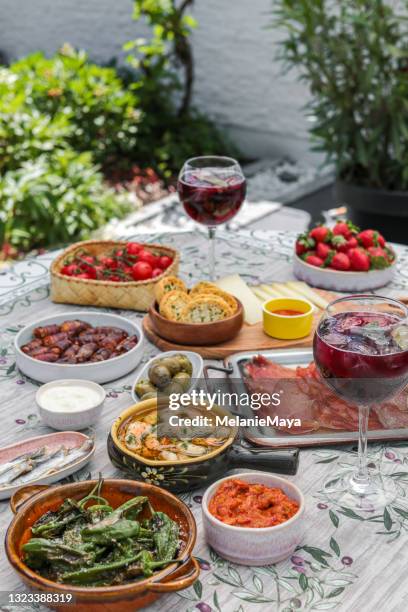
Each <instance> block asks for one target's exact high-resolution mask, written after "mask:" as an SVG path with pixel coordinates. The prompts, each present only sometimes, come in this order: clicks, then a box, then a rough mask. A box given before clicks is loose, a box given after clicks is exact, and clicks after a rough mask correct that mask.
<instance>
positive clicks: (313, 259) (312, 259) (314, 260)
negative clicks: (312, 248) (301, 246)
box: [304, 253, 324, 268]
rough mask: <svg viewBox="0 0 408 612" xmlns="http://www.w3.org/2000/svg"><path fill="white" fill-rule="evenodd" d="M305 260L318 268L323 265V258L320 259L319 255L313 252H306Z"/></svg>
mask: <svg viewBox="0 0 408 612" xmlns="http://www.w3.org/2000/svg"><path fill="white" fill-rule="evenodd" d="M304 259H305V262H306V263H308V264H310V265H311V266H316V267H318V268H322V267H323V263H324V261H323V259H321V258H320V257H317V255H315V254H314V253H307V255H306V256H305V258H304Z"/></svg>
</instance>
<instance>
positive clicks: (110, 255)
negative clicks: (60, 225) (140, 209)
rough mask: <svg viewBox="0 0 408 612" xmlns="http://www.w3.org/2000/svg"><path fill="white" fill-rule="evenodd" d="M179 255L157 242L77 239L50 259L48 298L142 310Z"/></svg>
mask: <svg viewBox="0 0 408 612" xmlns="http://www.w3.org/2000/svg"><path fill="white" fill-rule="evenodd" d="M179 260H180V256H179V254H178V252H177V251H176V250H175V249H173V248H171V247H168V246H164V245H160V244H141V243H139V242H125V241H120V242H119V241H110V240H87V241H84V242H77V243H76V244H73V245H72V246H70V247H68V249H66V250H65V251H63V252H62V253H61V254H60V255H59V256H58V257H57V258H56V259H55V260H54V261H53V262H52V265H51V270H50V271H51V299H52V300H53V301H54V302H59V303H64V304H80V305H82V306H103V307H107V308H123V309H130V310H141V311H145V312H147V311H148V310H149V307H150V305H151V303H152V302H154V288H155V285H156V283H157V282H158V281H159V280H161V279H162V278H163V277H164V276H168V275H176V274H177V271H178V266H179Z"/></svg>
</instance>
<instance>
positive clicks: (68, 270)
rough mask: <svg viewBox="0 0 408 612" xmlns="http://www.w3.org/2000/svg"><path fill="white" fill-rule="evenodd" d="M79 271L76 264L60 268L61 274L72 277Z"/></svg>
mask: <svg viewBox="0 0 408 612" xmlns="http://www.w3.org/2000/svg"><path fill="white" fill-rule="evenodd" d="M79 272H80V269H79V268H78V266H77V265H76V264H69V265H68V266H64V267H63V268H61V274H65V275H66V276H74V275H75V274H78V273H79Z"/></svg>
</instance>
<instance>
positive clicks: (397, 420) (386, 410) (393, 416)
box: [374, 389, 408, 429]
mask: <svg viewBox="0 0 408 612" xmlns="http://www.w3.org/2000/svg"><path fill="white" fill-rule="evenodd" d="M374 410H375V413H376V415H377V417H378V420H379V421H380V423H381V424H382V425H383V427H385V428H386V429H401V428H404V427H408V393H407V389H404V390H403V391H402V392H401V393H399V394H398V395H397V397H396V398H395V399H393V400H392V401H391V402H385V403H384V404H382V405H381V406H377V407H375V408H374Z"/></svg>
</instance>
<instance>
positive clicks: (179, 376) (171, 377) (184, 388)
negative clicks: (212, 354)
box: [132, 351, 204, 402]
mask: <svg viewBox="0 0 408 612" xmlns="http://www.w3.org/2000/svg"><path fill="white" fill-rule="evenodd" d="M203 367H204V363H203V360H202V357H201V356H200V355H199V354H198V353H193V352H192V351H166V352H165V353H162V354H161V355H160V356H158V357H153V359H150V361H148V362H147V363H146V365H145V366H144V367H143V368H142V370H141V372H140V374H139V375H138V377H137V380H136V382H135V384H134V385H133V387H132V398H133V400H134V401H135V402H140V401H142V400H147V399H151V398H156V397H157V394H158V393H160V394H165V395H170V394H171V393H180V394H181V393H188V392H189V391H191V390H192V389H193V388H194V387H195V386H196V384H197V383H198V382H199V380H200V378H202V376H203Z"/></svg>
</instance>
